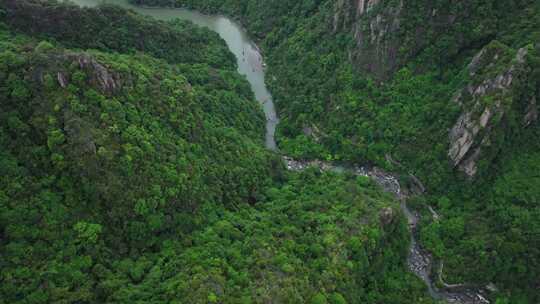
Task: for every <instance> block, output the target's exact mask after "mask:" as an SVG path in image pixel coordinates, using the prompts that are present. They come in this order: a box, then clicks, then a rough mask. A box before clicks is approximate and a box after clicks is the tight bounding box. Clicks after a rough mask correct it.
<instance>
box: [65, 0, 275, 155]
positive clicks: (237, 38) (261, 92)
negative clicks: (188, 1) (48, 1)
mask: <svg viewBox="0 0 540 304" xmlns="http://www.w3.org/2000/svg"><path fill="white" fill-rule="evenodd" d="M70 1H71V2H74V3H76V4H78V5H80V6H86V7H93V6H97V5H99V4H102V3H109V4H116V5H119V6H122V7H125V8H129V9H132V10H134V11H136V12H138V13H140V14H143V15H148V16H152V17H154V18H156V19H160V20H172V19H176V18H178V19H182V20H189V21H191V22H193V23H195V24H197V25H200V26H204V27H208V28H209V29H210V30H212V31H214V32H216V33H218V34H219V36H221V38H223V40H225V42H226V43H227V46H228V47H229V50H231V52H232V53H233V54H234V55H235V56H236V59H237V63H238V72H239V73H240V74H241V75H244V76H246V78H247V81H248V82H249V84H250V85H251V89H252V90H253V93H255V97H256V99H257V101H258V102H259V103H260V104H261V105H262V107H263V109H264V114H265V116H266V147H267V148H268V149H270V150H277V146H276V141H275V138H274V135H275V131H276V125H277V124H278V122H279V119H278V117H277V114H276V109H275V106H274V102H273V101H272V96H271V95H270V92H269V91H268V89H267V88H266V84H265V81H264V77H265V73H264V63H263V57H262V55H261V53H260V51H259V49H258V47H257V46H256V45H255V43H253V41H252V40H251V39H250V37H249V35H248V34H247V32H246V31H245V30H244V28H242V26H240V25H239V24H238V23H236V22H234V21H232V20H230V19H229V18H227V17H224V16H219V15H216V16H210V15H204V14H201V13H198V12H195V11H190V10H186V9H172V8H146V7H139V6H135V5H132V4H129V2H128V0H70Z"/></svg>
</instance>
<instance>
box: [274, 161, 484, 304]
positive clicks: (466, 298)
mask: <svg viewBox="0 0 540 304" xmlns="http://www.w3.org/2000/svg"><path fill="white" fill-rule="evenodd" d="M283 161H284V163H285V165H286V167H287V169H288V170H291V171H302V170H305V169H307V168H309V167H315V168H319V169H320V170H321V171H333V172H340V173H341V172H348V173H352V174H354V175H359V176H367V177H370V178H372V179H373V181H375V183H377V184H378V185H379V186H381V188H383V189H384V191H387V192H390V193H393V194H394V195H395V196H396V197H397V198H398V200H399V201H400V207H401V210H402V212H403V214H404V215H405V216H406V217H407V221H408V224H409V230H410V232H411V245H410V248H409V256H408V258H407V264H408V266H409V269H410V270H411V271H412V272H413V273H414V274H416V275H417V276H418V277H419V278H421V279H422V281H424V283H425V284H426V286H427V288H428V292H429V294H430V295H431V296H432V297H433V298H434V299H437V300H445V301H446V302H448V303H456V304H489V303H490V302H489V300H487V297H486V290H485V289H477V288H473V287H467V286H466V285H462V284H459V285H452V286H450V285H448V284H444V283H443V285H444V286H445V287H444V288H441V289H439V288H437V287H435V285H434V283H433V281H432V276H433V273H434V272H433V263H434V262H433V257H432V256H431V254H430V253H429V252H427V251H426V250H424V249H423V248H422V247H421V246H420V244H419V243H418V241H417V236H418V222H419V219H420V214H418V213H417V212H414V211H412V210H410V209H409V208H408V206H407V194H406V192H407V191H402V188H401V185H400V183H399V181H398V179H397V178H396V177H395V176H394V175H393V174H391V173H389V172H385V171H384V170H382V169H379V168H377V167H367V166H358V165H337V164H334V163H331V162H325V161H320V160H311V161H302V160H295V159H293V158H290V157H286V156H284V157H283ZM432 214H434V217H436V218H437V219H438V217H439V216H438V215H437V214H436V213H435V211H433V210H432ZM441 266H442V264H441ZM440 270H441V271H442V269H440ZM440 274H441V273H440V272H439V274H438V275H435V276H436V277H439V280H441V279H440V277H441V275H440ZM441 281H442V280H441Z"/></svg>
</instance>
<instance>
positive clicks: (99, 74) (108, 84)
mask: <svg viewBox="0 0 540 304" xmlns="http://www.w3.org/2000/svg"><path fill="white" fill-rule="evenodd" d="M71 58H72V60H74V61H76V62H77V63H78V64H79V67H80V68H81V69H83V70H86V71H88V72H89V75H90V77H91V78H90V81H91V82H93V84H94V85H97V86H98V87H99V89H100V90H101V91H102V92H103V93H106V94H112V93H114V92H115V91H117V90H118V89H119V88H120V87H121V83H120V77H119V75H118V74H116V73H114V72H112V71H110V70H109V69H108V68H107V67H105V66H104V65H103V64H101V63H100V62H98V61H97V60H96V59H95V58H94V57H93V56H91V55H90V54H87V53H78V54H72V55H71Z"/></svg>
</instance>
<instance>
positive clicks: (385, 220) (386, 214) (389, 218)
mask: <svg viewBox="0 0 540 304" xmlns="http://www.w3.org/2000/svg"><path fill="white" fill-rule="evenodd" d="M379 218H380V220H381V224H382V225H383V226H388V225H390V224H391V223H392V222H393V221H394V218H395V214H394V210H393V209H392V208H390V207H387V208H383V209H382V210H381V212H380V214H379Z"/></svg>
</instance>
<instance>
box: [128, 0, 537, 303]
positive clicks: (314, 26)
mask: <svg viewBox="0 0 540 304" xmlns="http://www.w3.org/2000/svg"><path fill="white" fill-rule="evenodd" d="M132 2H134V3H140V4H149V5H163V4H167V5H169V4H171V3H173V4H174V5H177V6H188V7H193V8H196V9H199V10H203V11H208V12H222V13H225V14H229V15H232V16H235V17H236V18H238V19H239V20H241V21H242V22H243V24H245V26H246V27H247V29H248V30H249V31H250V32H251V33H252V34H253V35H254V36H255V37H257V38H258V39H260V41H261V45H262V47H263V50H264V51H265V53H266V56H265V57H266V59H267V61H268V65H269V69H268V74H269V76H270V77H268V79H270V80H269V83H268V84H269V86H270V88H271V90H272V94H273V96H274V99H275V100H276V103H277V105H278V108H279V109H278V110H279V113H280V118H281V123H280V125H279V133H280V134H279V135H280V138H279V139H278V141H279V146H280V149H281V151H282V152H283V153H286V154H288V155H291V156H294V157H297V158H306V159H315V158H319V159H327V160H340V161H348V162H355V163H366V162H367V163H372V164H373V163H374V164H377V165H379V166H383V167H386V168H387V169H389V170H393V171H399V172H402V173H403V180H402V181H403V183H405V184H407V183H409V182H412V181H413V179H411V178H410V175H409V174H413V175H414V176H416V177H417V178H419V179H420V180H421V181H423V182H424V184H425V186H426V188H427V190H428V193H427V194H426V195H425V196H424V198H423V199H421V200H423V202H422V204H418V207H419V208H420V209H422V207H423V206H426V205H430V206H431V207H433V208H435V209H436V210H437V211H439V212H440V213H441V214H440V219H441V220H440V221H439V222H437V223H433V224H429V227H427V226H426V228H425V231H424V233H423V235H424V242H425V243H424V245H425V246H426V247H428V248H429V249H430V250H431V251H432V252H434V254H435V255H436V256H437V257H439V258H441V259H442V260H444V261H447V262H446V264H445V265H447V266H446V267H445V270H444V272H443V278H444V279H446V280H447V281H448V282H451V283H460V282H464V281H465V282H469V283H473V284H480V285H485V284H487V283H489V282H494V283H495V285H496V286H498V288H499V289H498V290H499V292H498V293H497V292H495V294H494V295H493V298H494V299H496V298H498V299H499V301H502V302H503V303H504V301H507V300H508V301H510V303H536V302H538V300H539V297H540V294H539V293H538V286H539V285H538V284H539V283H540V282H539V281H538V279H537V277H538V273H539V271H540V266H539V260H540V252H539V251H538V249H537V248H539V245H538V235H539V233H540V230H539V221H540V218H539V217H538V210H539V208H540V206H539V201H540V197H539V196H538V195H537V193H535V191H534V190H530V191H529V189H536V188H538V187H540V185H539V184H538V181H537V180H536V179H535V176H534V174H532V173H531V172H532V171H529V170H526V169H525V167H527V166H529V167H531V168H533V169H532V170H533V171H534V170H538V169H540V164H539V163H538V162H536V161H535V159H536V156H535V153H534V151H535V149H536V142H538V120H537V113H538V103H537V100H538V98H539V94H540V89H539V87H540V81H539V80H540V77H539V76H540V74H539V68H540V65H539V63H540V62H539V54H540V52H539V47H538V45H539V43H540V33H539V32H538V29H539V28H540V4H539V3H538V1H530V0H513V1H483V0H482V1H480V0H479V1H457V2H456V1H424V0H416V1H398V0H380V1H376V0H366V1H353V0H339V1H324V0H320V1H259V0H251V1H234V0H230V1H211V0H209V1H190V0H176V1H160V0H134V1H132ZM510 164H513V165H510ZM511 188H517V189H523V190H524V191H523V192H519V191H513V190H511ZM525 189H527V190H525ZM502 193H504V195H502ZM422 210H424V209H422ZM524 223H526V224H527V226H526V227H527V228H525V227H524V226H522V224H524ZM448 264H450V266H448Z"/></svg>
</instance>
